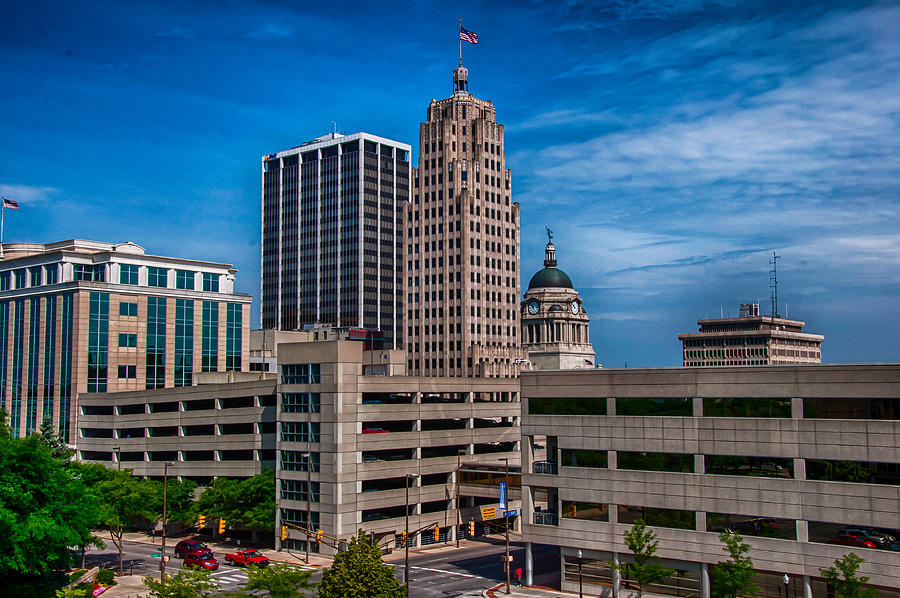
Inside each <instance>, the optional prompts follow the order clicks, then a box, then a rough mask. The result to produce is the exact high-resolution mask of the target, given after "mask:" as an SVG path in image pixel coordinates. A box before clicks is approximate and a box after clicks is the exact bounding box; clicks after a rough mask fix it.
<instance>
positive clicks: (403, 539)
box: [400, 530, 406, 546]
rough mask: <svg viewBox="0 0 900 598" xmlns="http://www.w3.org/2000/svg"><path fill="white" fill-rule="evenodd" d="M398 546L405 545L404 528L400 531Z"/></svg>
mask: <svg viewBox="0 0 900 598" xmlns="http://www.w3.org/2000/svg"><path fill="white" fill-rule="evenodd" d="M400 546H406V530H403V531H402V532H400Z"/></svg>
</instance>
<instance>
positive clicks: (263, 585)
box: [227, 565, 316, 598]
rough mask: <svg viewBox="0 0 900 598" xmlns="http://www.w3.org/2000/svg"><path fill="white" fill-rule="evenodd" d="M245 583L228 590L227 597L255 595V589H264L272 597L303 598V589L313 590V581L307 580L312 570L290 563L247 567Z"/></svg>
mask: <svg viewBox="0 0 900 598" xmlns="http://www.w3.org/2000/svg"><path fill="white" fill-rule="evenodd" d="M246 571H247V583H246V584H245V585H244V588H243V590H238V591H237V592H229V593H228V594H227V595H228V596H229V598H243V597H245V596H247V597H249V596H256V595H257V594H256V590H264V591H266V592H268V595H269V596H271V597H272V598H303V597H304V596H306V591H305V590H314V589H315V587H316V584H315V583H311V582H310V581H309V578H310V576H311V575H312V574H313V572H312V571H305V570H303V569H298V568H297V567H292V566H291V565H272V566H270V567H247V569H246Z"/></svg>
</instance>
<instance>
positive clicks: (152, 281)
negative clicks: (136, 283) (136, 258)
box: [147, 266, 169, 288]
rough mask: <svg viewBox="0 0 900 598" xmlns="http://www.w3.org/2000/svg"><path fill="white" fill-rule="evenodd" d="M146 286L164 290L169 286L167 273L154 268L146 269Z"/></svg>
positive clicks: (164, 270) (161, 269)
mask: <svg viewBox="0 0 900 598" xmlns="http://www.w3.org/2000/svg"><path fill="white" fill-rule="evenodd" d="M147 284H148V285H150V286H151V287H162V288H165V287H167V286H168V284H169V271H168V270H166V269H165V268H157V267H155V266H148V267H147Z"/></svg>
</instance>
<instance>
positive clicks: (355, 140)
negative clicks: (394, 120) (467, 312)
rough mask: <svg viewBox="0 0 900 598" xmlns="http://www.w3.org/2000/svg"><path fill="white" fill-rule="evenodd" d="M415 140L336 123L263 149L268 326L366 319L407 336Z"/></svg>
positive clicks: (388, 333) (393, 336)
mask: <svg viewBox="0 0 900 598" xmlns="http://www.w3.org/2000/svg"><path fill="white" fill-rule="evenodd" d="M409 150H410V148H409V145H406V144H405V143H399V142H396V141H391V140H390V139H384V138H381V137H377V136H375V135H370V134H368V133H354V134H352V135H341V134H339V133H330V134H328V135H325V136H322V137H319V138H317V139H315V140H313V141H310V142H307V143H304V144H303V145H301V146H299V147H295V148H292V149H289V150H285V151H282V152H277V153H275V154H269V155H267V156H264V157H263V159H262V170H263V173H262V179H263V189H262V264H261V272H262V281H261V287H262V288H261V293H260V305H261V308H260V316H261V320H262V322H261V324H262V328H274V329H278V330H303V328H304V326H307V325H314V324H323V325H331V326H338V327H353V328H367V329H370V330H378V331H380V332H381V333H382V334H381V337H382V338H383V339H384V340H385V341H387V342H388V344H389V345H390V346H393V347H394V348H397V347H399V346H401V345H400V343H401V340H402V339H401V336H402V323H401V320H402V318H401V316H402V313H403V312H402V310H403V277H402V267H403V261H402V259H403V255H402V254H401V252H402V248H403V217H404V215H405V214H406V209H407V206H408V204H409V190H410V187H409V176H410V164H409Z"/></svg>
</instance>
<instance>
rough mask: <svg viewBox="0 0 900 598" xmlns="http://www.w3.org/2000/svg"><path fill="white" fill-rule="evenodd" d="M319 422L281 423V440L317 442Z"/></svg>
mask: <svg viewBox="0 0 900 598" xmlns="http://www.w3.org/2000/svg"><path fill="white" fill-rule="evenodd" d="M319 431H320V424H319V422H281V440H283V441H285V442H319Z"/></svg>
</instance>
